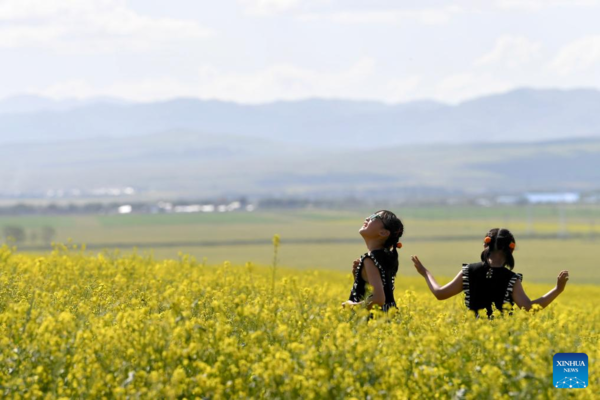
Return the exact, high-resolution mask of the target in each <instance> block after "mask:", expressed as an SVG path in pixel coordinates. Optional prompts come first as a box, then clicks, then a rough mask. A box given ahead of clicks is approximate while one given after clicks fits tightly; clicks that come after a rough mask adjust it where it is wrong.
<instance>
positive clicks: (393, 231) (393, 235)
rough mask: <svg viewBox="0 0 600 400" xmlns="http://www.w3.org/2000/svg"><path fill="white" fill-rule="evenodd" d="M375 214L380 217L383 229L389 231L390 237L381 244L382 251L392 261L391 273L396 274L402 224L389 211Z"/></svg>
mask: <svg viewBox="0 0 600 400" xmlns="http://www.w3.org/2000/svg"><path fill="white" fill-rule="evenodd" d="M376 214H379V215H380V216H381V222H383V227H384V228H385V229H387V230H388V231H390V235H389V236H388V237H387V239H386V241H385V243H384V244H383V249H384V252H385V254H386V255H387V256H388V257H389V258H390V259H391V261H392V268H393V271H392V272H393V273H394V274H396V273H397V272H398V242H399V241H400V238H401V237H402V234H404V224H403V223H402V221H401V220H400V218H398V217H397V216H396V214H394V213H393V212H391V211H388V210H379V211H377V213H376Z"/></svg>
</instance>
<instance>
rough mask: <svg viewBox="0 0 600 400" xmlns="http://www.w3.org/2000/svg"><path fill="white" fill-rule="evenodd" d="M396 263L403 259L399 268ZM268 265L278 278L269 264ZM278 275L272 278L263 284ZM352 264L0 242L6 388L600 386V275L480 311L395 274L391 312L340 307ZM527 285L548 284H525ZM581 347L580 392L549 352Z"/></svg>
mask: <svg viewBox="0 0 600 400" xmlns="http://www.w3.org/2000/svg"><path fill="white" fill-rule="evenodd" d="M403 267H406V266H403ZM273 272H275V274H273ZM273 276H275V280H273ZM351 282H352V280H351V275H350V272H348V273H340V272H335V271H300V270H293V269H286V268H277V270H276V271H273V268H272V267H268V266H263V267H261V266H254V265H252V264H250V263H248V264H246V265H229V263H227V262H226V263H224V264H222V265H204V264H203V263H202V262H197V261H196V260H194V259H193V258H191V257H187V256H184V255H182V256H181V257H180V258H179V259H178V260H168V261H156V260H154V259H152V258H151V257H149V256H139V255H131V256H121V255H119V254H118V253H101V254H98V255H95V256H91V255H89V254H88V253H87V252H85V251H84V250H83V249H72V248H71V249H68V248H67V247H66V246H57V247H56V248H55V250H54V251H53V252H52V253H51V254H48V255H46V256H34V255H24V254H20V253H14V252H13V251H12V250H11V249H10V248H8V247H6V246H5V247H2V248H0V395H2V396H3V397H6V398H61V397H63V398H102V397H105V398H126V397H128V398H190V399H191V398H213V399H219V398H303V399H304V398H306V399H310V398H357V399H365V398H372V399H376V398H399V399H402V398H423V399H429V398H454V399H462V398H464V399H482V398H484V399H485V398H494V399H501V398H507V399H508V398H527V399H533V398H536V399H545V398H572V397H576V398H589V399H591V398H597V397H596V396H597V394H598V393H600V390H599V388H600V373H599V372H598V367H597V365H598V364H597V363H598V359H599V358H600V357H599V356H600V346H599V343H598V342H599V341H598V335H599V332H598V331H599V328H600V309H599V307H598V304H600V302H599V300H600V287H598V286H574V285H571V286H567V290H566V291H565V293H563V295H561V296H560V297H559V298H558V299H557V300H556V302H555V303H553V304H552V305H551V306H550V307H548V308H547V309H545V310H543V311H541V312H531V313H527V312H523V311H520V310H516V311H515V312H514V315H513V316H512V317H502V316H500V317H497V318H495V319H494V320H492V321H490V320H487V319H484V318H482V319H475V318H473V316H472V315H471V314H469V313H468V312H466V310H465V308H464V306H463V304H462V301H461V300H462V299H461V298H459V297H460V296H459V297H457V298H456V299H455V300H451V301H446V302H439V301H437V300H435V298H434V297H433V296H432V295H431V294H429V293H428V292H426V286H425V283H424V281H422V280H421V279H417V278H410V279H409V278H406V277H403V276H401V275H400V276H398V279H397V283H396V284H397V287H396V300H397V303H398V307H399V308H398V310H393V311H392V312H390V313H389V314H388V315H382V314H381V313H378V312H375V313H374V318H372V319H369V318H368V312H367V311H366V310H361V309H355V310H344V309H342V308H341V306H340V305H341V303H342V301H344V300H346V299H347V297H348V294H349V291H350V287H351ZM524 286H525V289H526V290H527V291H528V292H529V293H530V295H535V294H542V293H543V292H545V291H547V290H548V289H550V287H549V286H548V285H542V286H537V285H535V284H532V283H529V282H527V281H525V282H524ZM558 352H583V353H587V354H588V356H589V364H590V366H589V371H590V372H589V374H590V375H589V387H588V388H587V389H577V390H566V389H555V388H553V385H552V357H553V355H554V354H555V353H558Z"/></svg>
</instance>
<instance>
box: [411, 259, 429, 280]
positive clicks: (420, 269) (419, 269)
mask: <svg viewBox="0 0 600 400" xmlns="http://www.w3.org/2000/svg"><path fill="white" fill-rule="evenodd" d="M410 259H411V260H412V262H413V264H414V266H415V269H416V270H417V272H418V273H419V275H422V276H425V274H426V273H427V269H426V268H425V267H424V266H423V264H421V260H419V257H418V256H410Z"/></svg>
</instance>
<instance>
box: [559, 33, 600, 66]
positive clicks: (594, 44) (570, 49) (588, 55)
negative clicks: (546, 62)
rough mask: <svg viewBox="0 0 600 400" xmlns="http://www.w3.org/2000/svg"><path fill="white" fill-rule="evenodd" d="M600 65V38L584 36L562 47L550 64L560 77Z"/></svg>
mask: <svg viewBox="0 0 600 400" xmlns="http://www.w3.org/2000/svg"><path fill="white" fill-rule="evenodd" d="M598 64H600V36H586V37H583V38H580V39H578V40H576V41H574V42H571V43H569V44H567V45H566V46H564V47H563V48H562V49H560V51H559V52H558V54H557V56H556V57H555V58H554V60H553V61H552V63H551V64H550V69H551V70H553V71H554V72H556V73H558V74H560V75H569V74H571V73H573V72H580V71H584V70H587V69H590V68H592V67H596V66H597V65H598Z"/></svg>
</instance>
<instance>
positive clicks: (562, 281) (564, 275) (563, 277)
mask: <svg viewBox="0 0 600 400" xmlns="http://www.w3.org/2000/svg"><path fill="white" fill-rule="evenodd" d="M568 280H569V271H560V274H558V278H557V279H556V288H557V289H558V290H559V291H560V292H562V291H563V290H565V286H567V281H568Z"/></svg>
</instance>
